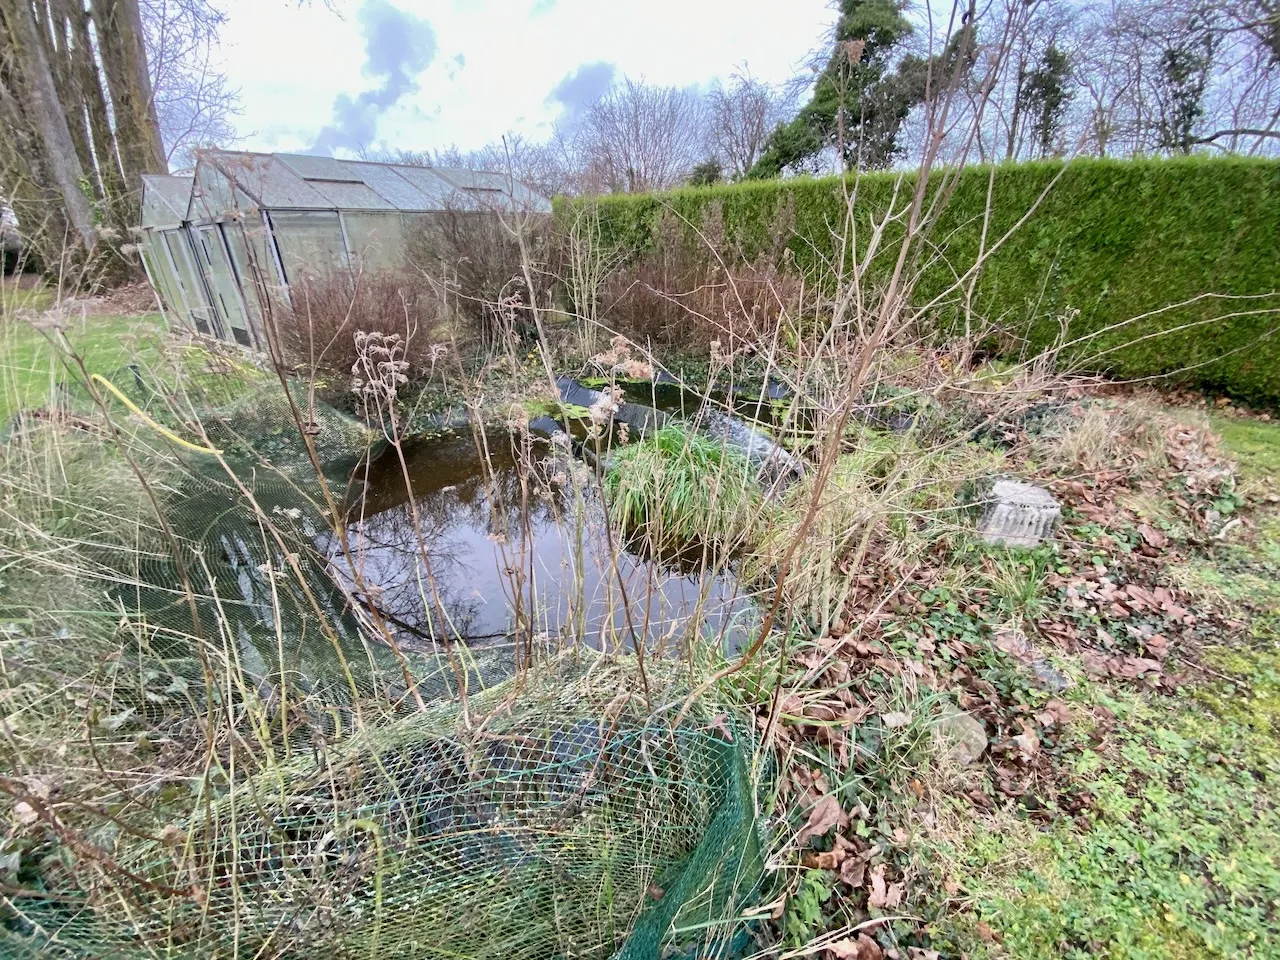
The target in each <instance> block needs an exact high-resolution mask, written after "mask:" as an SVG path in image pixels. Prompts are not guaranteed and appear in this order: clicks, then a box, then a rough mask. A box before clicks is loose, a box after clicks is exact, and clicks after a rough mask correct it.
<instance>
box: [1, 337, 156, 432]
mask: <svg viewBox="0 0 1280 960" xmlns="http://www.w3.org/2000/svg"><path fill="white" fill-rule="evenodd" d="M164 333H165V330H164V321H163V319H162V318H161V317H160V315H159V314H146V315H143V316H138V317H130V316H86V317H80V316H74V317H71V318H69V319H67V320H66V321H65V328H64V330H63V335H64V336H65V337H66V339H67V341H68V342H69V343H70V345H71V348H72V349H73V350H75V351H76V353H78V354H79V355H80V356H81V357H82V358H83V359H84V362H85V366H86V368H87V369H88V371H89V372H90V373H100V374H102V375H103V376H108V377H110V376H112V375H114V374H116V373H118V371H119V370H120V368H121V367H123V366H125V365H127V364H130V363H137V364H139V365H140V366H143V367H151V366H154V365H155V364H157V363H158V362H159V361H160V358H161V343H162V340H163V337H164ZM55 335H56V334H55V332H54V331H53V330H40V329H37V328H36V327H34V326H33V325H32V324H31V323H28V322H26V321H25V320H23V319H19V318H18V317H16V316H15V315H14V314H13V313H12V312H6V313H5V314H4V315H2V316H0V357H2V358H3V359H0V421H7V420H8V419H9V418H10V417H11V416H13V415H14V414H15V413H17V412H18V411H19V410H24V409H30V408H33V407H43V406H46V405H48V404H49V403H51V402H52V401H53V400H54V399H56V396H57V393H58V391H59V388H60V386H61V385H64V384H66V383H68V382H69V381H71V380H73V379H76V378H75V377H72V376H70V375H69V374H68V371H67V370H66V368H65V366H64V364H63V363H62V360H61V359H60V355H59V354H60V351H59V350H58V349H56V348H55V347H54V346H53V344H51V343H50V339H49V338H50V337H51V336H55Z"/></svg>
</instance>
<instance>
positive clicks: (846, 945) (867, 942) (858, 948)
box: [827, 933, 884, 960]
mask: <svg viewBox="0 0 1280 960" xmlns="http://www.w3.org/2000/svg"><path fill="white" fill-rule="evenodd" d="M827 956H828V957H833V958H835V960H881V958H882V957H884V951H883V950H881V949H880V944H878V943H876V942H875V941H874V940H872V939H871V938H870V937H869V936H867V935H866V934H865V933H859V934H858V935H857V936H855V937H845V938H844V939H843V940H837V941H836V942H835V943H833V944H831V945H830V946H828V947H827Z"/></svg>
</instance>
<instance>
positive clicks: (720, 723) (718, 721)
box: [707, 713, 733, 743]
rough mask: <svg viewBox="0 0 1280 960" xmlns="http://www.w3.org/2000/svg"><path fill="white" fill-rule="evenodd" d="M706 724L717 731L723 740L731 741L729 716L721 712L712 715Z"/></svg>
mask: <svg viewBox="0 0 1280 960" xmlns="http://www.w3.org/2000/svg"><path fill="white" fill-rule="evenodd" d="M707 726H708V727H709V728H711V729H712V730H716V731H718V732H719V734H720V736H721V737H723V738H724V739H725V740H728V741H729V742H730V743H733V731H732V730H730V729H729V718H728V716H727V715H725V714H723V713H722V714H720V715H719V716H718V717H713V718H712V720H711V722H710V723H708V724H707Z"/></svg>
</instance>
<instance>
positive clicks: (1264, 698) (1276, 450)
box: [916, 419, 1280, 958]
mask: <svg viewBox="0 0 1280 960" xmlns="http://www.w3.org/2000/svg"><path fill="white" fill-rule="evenodd" d="M1216 426H1217V427H1218V428H1219V430H1220V433H1221V437H1222V440H1223V443H1224V446H1225V448H1226V451H1227V452H1228V453H1229V454H1230V455H1231V456H1233V457H1234V458H1236V459H1237V460H1238V462H1239V463H1240V465H1241V473H1242V476H1243V478H1244V479H1245V480H1246V481H1247V482H1252V483H1253V484H1255V485H1257V487H1258V488H1259V489H1264V490H1273V489H1274V485H1275V483H1276V482H1277V480H1280V428H1277V427H1276V426H1275V425H1273V424H1269V423H1263V422H1257V421H1243V420H1237V419H1230V420H1228V419H1223V420H1220V421H1218V422H1217V424H1216ZM1259 506H1263V505H1262V504H1260V505H1259ZM1252 525H1253V529H1252V530H1250V531H1249V533H1248V536H1246V537H1244V538H1241V539H1239V540H1237V541H1236V542H1229V543H1226V544H1222V545H1218V546H1216V547H1215V548H1214V549H1213V550H1212V551H1211V552H1210V553H1209V554H1208V555H1206V556H1203V557H1199V558H1197V559H1196V560H1195V561H1194V562H1192V563H1191V564H1189V565H1188V567H1187V569H1183V570H1176V571H1170V575H1171V576H1173V577H1174V578H1175V579H1178V580H1180V581H1181V582H1182V583H1183V584H1184V585H1195V586H1197V587H1198V588H1199V589H1198V592H1199V595H1200V596H1201V597H1203V598H1205V599H1206V600H1207V601H1208V602H1210V603H1211V605H1216V606H1217V607H1218V608H1219V609H1222V610H1225V611H1226V612H1228V613H1230V614H1234V615H1236V616H1239V617H1241V618H1243V619H1244V621H1245V622H1246V623H1247V624H1248V628H1247V630H1246V632H1245V636H1246V637H1247V638H1248V639H1247V641H1246V645H1243V646H1242V645H1241V644H1240V642H1239V641H1236V642H1233V643H1232V644H1231V645H1230V646H1227V645H1221V644H1220V645H1216V646H1209V647H1208V648H1206V649H1205V650H1203V651H1202V652H1201V653H1200V662H1202V663H1204V664H1205V666H1206V668H1207V670H1208V673H1207V674H1204V673H1201V674H1199V675H1198V676H1196V675H1195V673H1196V671H1194V670H1193V671H1192V673H1193V675H1192V676H1189V677H1188V678H1187V679H1186V680H1185V681H1184V683H1185V684H1186V685H1185V686H1184V689H1183V690H1182V691H1180V692H1179V693H1178V694H1177V695H1175V696H1168V695H1166V694H1153V693H1150V692H1145V691H1143V690H1142V689H1141V688H1135V687H1133V686H1120V685H1117V684H1114V683H1111V682H1107V681H1103V680H1098V679H1094V678H1090V677H1089V676H1087V675H1085V674H1084V673H1083V672H1081V671H1079V670H1075V671H1072V673H1073V676H1074V686H1073V687H1072V689H1071V690H1070V691H1069V692H1068V693H1066V694H1064V695H1063V696H1065V697H1066V698H1067V699H1068V700H1069V701H1070V704H1071V707H1072V711H1073V717H1074V719H1073V721H1072V724H1071V725H1070V726H1069V728H1068V729H1067V732H1066V734H1065V736H1063V737H1062V738H1061V739H1060V740H1059V741H1058V742H1057V743H1056V744H1055V746H1054V749H1055V751H1056V753H1057V755H1058V756H1059V758H1060V760H1059V762H1060V763H1061V764H1062V769H1061V776H1062V777H1064V778H1065V782H1068V783H1070V784H1071V790H1072V791H1073V792H1074V793H1075V794H1076V795H1078V796H1083V797H1087V798H1089V803H1088V804H1087V806H1086V808H1085V809H1084V810H1083V811H1082V812H1080V813H1078V814H1076V815H1075V817H1074V818H1072V817H1070V816H1065V815H1062V814H1061V813H1059V815H1058V816H1056V817H1054V818H1053V820H1052V822H1051V823H1050V825H1049V826H1048V827H1043V826H1040V825H1038V824H1037V821H1036V820H1033V819H1031V818H1029V817H1027V816H1026V815H1025V812H1024V813H1023V815H1018V814H1016V813H1012V812H1010V811H1005V812H1004V813H1002V814H1000V815H994V816H991V817H988V818H984V819H983V820H981V821H979V822H976V823H975V822H973V820H972V816H973V811H972V808H971V806H970V805H969V804H968V803H967V802H965V801H963V800H959V799H957V798H955V797H950V798H948V801H947V803H946V814H945V815H944V816H943V817H941V818H940V826H939V827H938V828H937V829H935V830H932V831H929V832H928V837H927V839H926V840H925V842H924V843H923V844H922V845H921V847H920V849H919V850H918V851H917V854H916V856H917V858H918V860H919V861H920V862H922V863H932V864H933V865H934V866H933V868H932V869H933V870H934V872H935V873H936V874H939V875H945V877H946V883H947V885H948V889H949V890H952V891H953V892H954V893H955V895H956V897H958V898H959V900H960V902H962V903H963V905H964V906H963V908H962V909H960V910H959V911H956V910H935V911H934V916H935V922H934V923H933V925H932V927H931V932H932V935H933V945H934V946H935V947H942V948H943V952H944V954H945V953H948V952H955V953H958V954H961V955H965V956H969V957H974V958H979V957H993V958H994V957H1018V958H1040V957H1044V958H1050V957H1054V958H1057V957H1080V958H1084V957H1094V956H1099V955H1101V956H1109V957H1117V958H1120V957H1124V958H1148V957H1150V958H1156V957H1161V958H1163V957H1172V958H1181V957H1186V958H1191V957H1267V956H1274V955H1275V954H1274V952H1273V950H1274V938H1275V934H1276V929H1277V925H1278V924H1280V797H1277V795H1276V791H1275V784H1276V783H1280V746H1278V743H1280V741H1278V740H1277V734H1280V588H1277V587H1276V583H1278V582H1280V518H1278V517H1276V516H1275V515H1274V513H1268V512H1265V511H1263V512H1259V513H1256V514H1255V515H1254V516H1253V518H1252ZM1020 592H1021V591H1020ZM1033 592H1034V591H1033ZM1024 599H1025V597H1024ZM1041 602H1043V601H1041ZM1223 639H1224V640H1225V637H1224V638H1223Z"/></svg>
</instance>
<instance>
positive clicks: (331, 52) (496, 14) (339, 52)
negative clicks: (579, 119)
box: [222, 0, 833, 150]
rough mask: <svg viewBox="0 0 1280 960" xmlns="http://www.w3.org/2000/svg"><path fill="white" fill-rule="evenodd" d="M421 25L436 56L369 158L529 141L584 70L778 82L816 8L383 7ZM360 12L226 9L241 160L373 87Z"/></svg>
mask: <svg viewBox="0 0 1280 960" xmlns="http://www.w3.org/2000/svg"><path fill="white" fill-rule="evenodd" d="M392 2H393V3H394V4H395V5H396V6H398V7H400V8H401V9H403V10H405V11H407V12H409V13H412V14H414V15H416V16H417V17H420V18H422V19H424V20H426V21H427V22H428V23H429V24H430V25H431V29H432V31H433V32H434V35H435V39H436V43H437V45H438V55H437V56H436V57H435V58H434V60H432V62H431V64H430V66H429V67H428V68H427V69H426V70H425V71H423V72H422V73H421V74H420V75H419V76H418V77H417V82H418V89H417V90H416V92H412V93H409V94H407V95H406V96H404V97H403V98H402V99H401V100H399V102H398V103H397V104H396V105H394V106H393V107H391V108H390V109H388V110H387V111H386V112H385V113H383V114H382V115H381V117H380V118H379V119H378V122H377V140H378V142H377V143H376V144H370V146H371V147H376V146H385V147H388V148H392V149H396V148H405V149H418V150H422V149H434V148H438V147H446V146H449V145H451V144H456V145H458V146H460V147H462V148H464V149H469V148H474V147H479V146H482V145H483V144H485V143H487V142H489V141H491V140H493V139H495V138H497V137H499V136H500V135H502V134H503V133H505V132H507V131H509V130H517V131H519V132H522V133H525V134H528V135H531V136H534V137H540V136H544V135H546V134H547V133H548V132H549V131H550V129H551V126H552V124H553V123H554V121H555V119H556V115H557V111H558V106H557V104H556V103H555V102H554V101H551V100H549V99H548V98H549V95H550V94H551V91H552V90H553V89H554V88H555V87H556V86H557V84H559V83H560V82H561V81H562V80H564V79H565V77H566V76H568V75H570V74H571V73H573V72H574V71H575V70H577V69H578V68H579V67H581V66H583V65H584V64H592V63H598V62H604V63H611V64H613V65H615V66H616V68H617V75H618V76H622V75H627V76H631V77H635V78H640V77H644V78H645V79H647V80H649V81H651V82H653V83H662V84H674V85H679V86H688V85H694V84H696V85H703V86H705V85H708V84H710V83H711V82H713V81H714V80H715V79H716V78H724V77H728V76H729V75H730V74H732V73H733V72H734V70H735V69H739V68H741V67H742V66H744V65H745V66H747V67H748V68H749V69H750V70H751V72H752V73H753V74H754V75H755V76H757V77H758V78H760V79H762V80H767V81H771V82H783V81H786V80H788V79H790V78H791V77H792V76H793V75H794V74H795V73H796V72H797V70H798V69H799V68H800V66H801V64H802V62H803V61H804V60H805V59H806V57H807V56H808V54H809V52H810V51H811V50H812V49H813V48H814V47H815V46H817V45H819V44H820V43H822V41H823V36H824V32H825V31H826V29H827V28H828V26H829V24H830V22H831V19H832V16H833V13H832V11H831V10H830V9H828V6H827V3H826V2H825V0H790V2H788V3H786V4H779V3H778V2H777V0H769V2H766V0H452V2H448V0H439V2H431V0H392ZM363 3H364V0H333V2H332V3H330V4H329V5H326V4H325V3H324V2H322V0H312V2H311V3H309V4H303V5H297V4H294V3H292V2H290V0H267V2H264V0H225V8H226V11H227V14H228V22H227V25H226V27H225V29H224V31H223V49H222V58H223V65H224V67H225V69H226V71H227V73H228V75H229V77H230V80H231V83H232V84H233V85H235V86H239V87H240V88H241V94H242V98H243V102H244V115H243V116H242V117H241V118H240V120H239V122H238V124H237V126H238V128H239V130H240V132H241V133H242V135H244V137H245V143H244V146H245V147H246V148H248V149H261V150H300V149H305V148H307V147H308V146H309V145H310V144H312V143H313V142H314V141H315V139H316V135H317V134H318V133H319V132H320V130H321V129H322V128H323V127H324V126H325V124H326V123H328V122H329V121H330V119H331V116H332V108H333V104H334V99H335V97H337V96H339V95H340V94H346V95H347V96H350V97H356V96H358V95H359V94H360V93H362V92H365V91H368V90H371V89H373V88H374V87H376V86H377V81H376V79H372V78H370V77H369V76H368V75H366V74H365V72H364V71H363V67H364V64H365V38H364V36H363V35H362V34H361V31H360V21H359V17H358V13H359V11H360V9H361V7H362V6H363Z"/></svg>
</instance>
